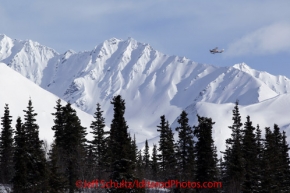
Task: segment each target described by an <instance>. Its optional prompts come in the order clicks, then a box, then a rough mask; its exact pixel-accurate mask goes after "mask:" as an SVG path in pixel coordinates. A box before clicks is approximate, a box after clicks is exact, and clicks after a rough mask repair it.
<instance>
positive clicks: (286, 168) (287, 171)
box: [281, 131, 290, 192]
mask: <svg viewBox="0 0 290 193" xmlns="http://www.w3.org/2000/svg"><path fill="white" fill-rule="evenodd" d="M289 150H290V148H289V145H288V143H287V136H286V133H285V131H283V134H282V144H281V151H282V152H281V153H282V160H281V165H282V173H281V176H282V182H281V191H284V192H290V159H289V153H288V152H289Z"/></svg>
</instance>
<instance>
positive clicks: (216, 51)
mask: <svg viewBox="0 0 290 193" xmlns="http://www.w3.org/2000/svg"><path fill="white" fill-rule="evenodd" d="M209 51H210V53H212V54H216V53H223V51H224V49H222V50H218V47H215V48H214V49H211V50H209Z"/></svg>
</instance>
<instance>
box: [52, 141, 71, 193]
mask: <svg viewBox="0 0 290 193" xmlns="http://www.w3.org/2000/svg"><path fill="white" fill-rule="evenodd" d="M51 147H52V148H51V151H50V152H49V162H48V167H49V181H48V183H49V192H50V193H62V192H65V190H66V189H67V188H68V187H67V181H66V179H65V177H64V173H63V172H62V171H63V170H64V169H63V170H61V168H60V167H61V166H60V160H61V155H62V154H60V151H58V148H57V147H56V144H55V142H53V144H52V145H51Z"/></svg>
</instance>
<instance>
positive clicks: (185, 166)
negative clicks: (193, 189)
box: [176, 111, 195, 181]
mask: <svg viewBox="0 0 290 193" xmlns="http://www.w3.org/2000/svg"><path fill="white" fill-rule="evenodd" d="M178 123H179V125H180V126H179V127H177V128H176V131H178V137H179V139H178V141H177V160H178V170H179V176H180V180H181V181H193V180H194V172H195V171H194V169H195V167H194V165H195V161H194V160H195V158H194V141H193V130H192V128H191V127H190V126H189V125H188V118H187V113H186V112H185V111H182V113H181V114H180V117H179V119H178Z"/></svg>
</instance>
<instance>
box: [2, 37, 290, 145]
mask: <svg viewBox="0 0 290 193" xmlns="http://www.w3.org/2000/svg"><path fill="white" fill-rule="evenodd" d="M23 45H26V47H25V46H23ZM26 48H27V49H26ZM0 50H1V52H0V61H2V62H5V63H7V64H8V66H10V67H11V68H13V69H14V70H16V71H18V72H20V73H21V74H22V75H23V76H25V77H27V78H29V79H30V80H32V81H33V82H35V83H36V84H38V85H39V86H41V87H42V88H43V89H45V90H47V91H49V92H51V93H53V94H55V95H56V96H58V97H60V98H62V99H64V100H66V101H70V102H71V103H74V104H75V105H76V106H78V107H79V108H80V109H82V110H84V111H85V112H87V113H89V114H93V113H94V111H95V105H96V103H97V102H99V103H100V104H101V106H102V110H103V111H104V115H105V118H106V124H107V125H108V126H109V125H110V122H111V119H112V114H113V112H112V106H111V104H110V100H111V99H112V97H113V96H115V95H117V94H121V95H122V97H123V98H124V99H125V101H126V114H125V116H126V120H127V122H128V124H129V128H130V129H131V131H130V132H131V133H132V134H133V133H135V134H136V137H137V141H144V140H145V139H152V140H153V139H154V138H155V137H156V136H157V135H158V133H157V131H156V125H158V124H159V119H160V116H161V115H163V114H165V115H166V118H167V119H168V120H169V122H170V123H172V122H173V121H174V120H175V119H176V117H177V116H178V115H179V114H180V113H181V111H182V110H183V109H185V108H192V109H195V107H199V105H200V104H215V105H217V106H216V108H217V110H216V109H214V110H213V111H212V112H218V109H219V108H220V109H224V107H227V106H232V105H230V104H229V103H233V102H235V101H236V100H237V99H238V100H239V101H240V104H241V105H243V106H244V107H247V106H249V105H250V106H251V105H256V104H257V105H258V104H260V103H261V102H263V101H266V100H268V99H271V98H274V97H278V96H279V95H282V94H286V93H289V91H290V80H289V79H288V78H286V77H282V76H273V75H271V74H268V73H265V72H259V71H256V70H254V69H251V68H250V67H249V66H247V65H246V64H237V65H234V66H233V67H215V66H212V65H207V64H200V63H196V62H193V61H191V60H189V59H187V58H185V57H178V56H169V55H165V54H163V53H161V52H159V51H157V50H154V49H153V48H152V47H151V46H150V45H149V44H145V43H140V42H137V41H136V40H134V39H133V38H128V39H127V40H120V39H116V38H112V39H109V40H106V41H104V42H103V43H102V44H100V45H98V46H96V47H95V48H94V49H92V50H91V51H83V52H78V53H76V52H74V51H72V50H68V51H67V52H65V53H64V54H58V53H57V52H55V51H54V50H52V49H51V48H47V47H45V46H42V45H40V44H38V43H35V42H32V41H31V40H27V41H20V40H12V39H11V38H8V37H7V36H4V35H2V36H0ZM25 50H27V51H25ZM25 104H26V103H25ZM261 104H262V103H261ZM224 110H227V112H228V111H229V112H230V113H231V110H228V109H224ZM195 111H196V109H195ZM209 111H210V110H209ZM207 113H210V112H207ZM256 113H257V112H256ZM259 113H260V112H259ZM214 118H215V117H213V119H214ZM190 120H191V121H194V120H195V116H192V117H190ZM269 120H271V119H269ZM269 122H270V121H269ZM289 124H290V121H289ZM227 126H228V125H227ZM156 139H157V138H156Z"/></svg>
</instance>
